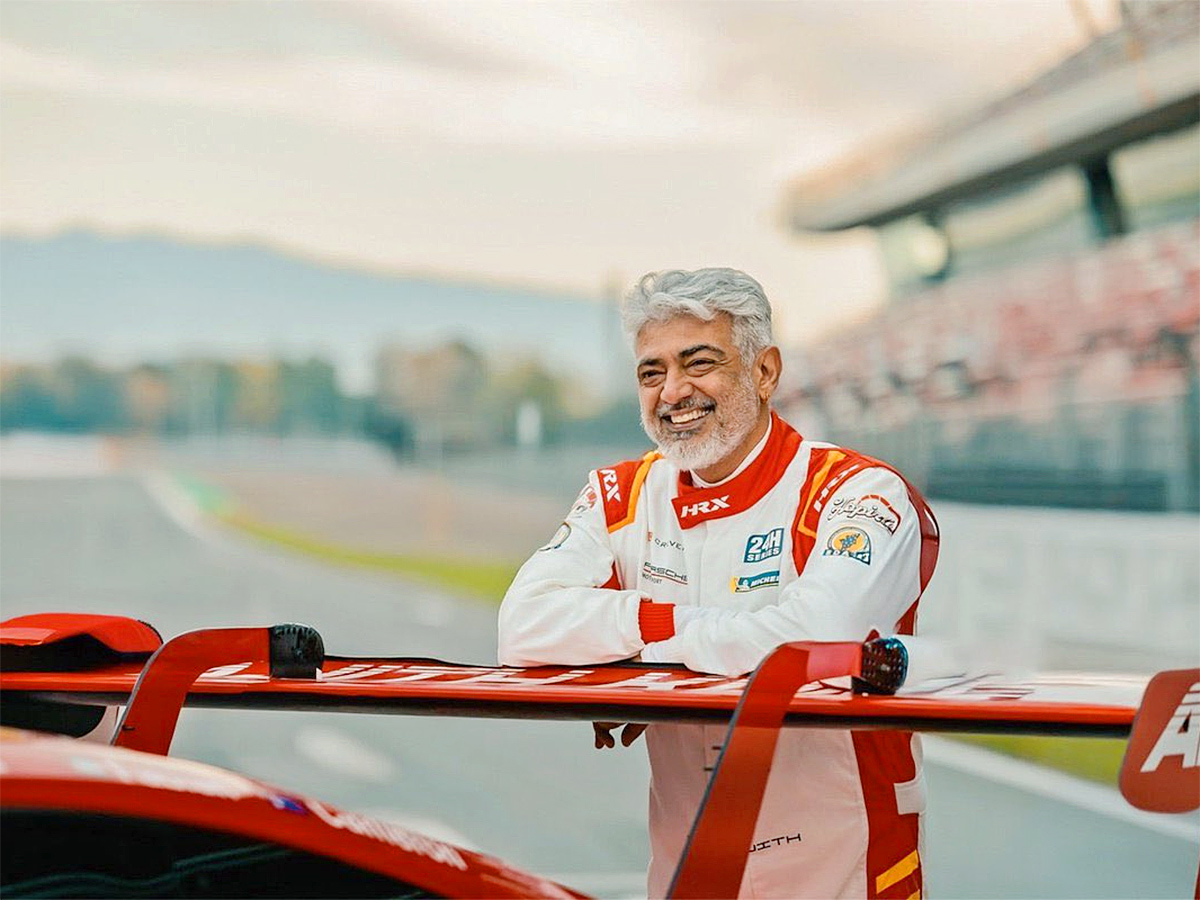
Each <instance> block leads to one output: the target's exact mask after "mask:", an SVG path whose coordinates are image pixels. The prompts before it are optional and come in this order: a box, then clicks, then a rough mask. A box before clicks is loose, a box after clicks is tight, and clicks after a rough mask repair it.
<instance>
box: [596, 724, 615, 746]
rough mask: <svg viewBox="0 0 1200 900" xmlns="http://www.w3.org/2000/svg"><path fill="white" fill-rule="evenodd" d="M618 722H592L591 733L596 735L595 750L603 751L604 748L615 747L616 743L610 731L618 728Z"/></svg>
mask: <svg viewBox="0 0 1200 900" xmlns="http://www.w3.org/2000/svg"><path fill="white" fill-rule="evenodd" d="M620 724H621V723H620V722H593V723H592V731H593V732H594V733H595V735H596V741H595V743H596V749H597V750H603V749H604V748H605V747H615V746H616V745H617V743H616V741H615V740H613V736H612V730H613V729H614V728H616V727H618V726H619V725H620Z"/></svg>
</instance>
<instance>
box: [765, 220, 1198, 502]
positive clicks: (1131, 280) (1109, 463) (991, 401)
mask: <svg viewBox="0 0 1200 900" xmlns="http://www.w3.org/2000/svg"><path fill="white" fill-rule="evenodd" d="M1198 334H1200V224H1198V222H1197V220H1195V219H1193V220H1192V221H1190V222H1188V223H1186V224H1183V225H1176V226H1172V227H1168V228H1163V229H1158V230H1155V231H1148V232H1138V233H1135V234H1132V235H1128V236H1126V237H1124V238H1121V239H1118V240H1113V241H1110V242H1109V243H1107V244H1105V245H1104V246H1103V247H1100V248H1096V249H1093V250H1089V251H1086V252H1082V253H1079V254H1077V255H1074V256H1068V257H1061V258H1055V259H1046V260H1042V261H1038V262H1035V263H1030V264H1025V265H1022V266H1019V267H1016V268H1014V269H1011V270H1008V271H1005V272H1002V273H990V274H988V275H981V276H978V277H974V278H961V279H955V280H951V281H948V282H946V283H943V284H940V285H936V286H932V287H930V288H929V289H927V290H925V291H922V292H919V293H916V294H914V295H910V296H909V297H907V298H900V299H898V300H896V301H894V302H892V303H891V304H890V305H888V306H887V307H886V308H885V309H884V310H883V311H882V312H881V313H880V314H879V315H878V316H876V317H874V318H872V319H870V320H868V321H863V322H861V323H859V324H858V325H856V326H854V327H852V328H849V329H847V330H845V331H842V332H840V333H839V334H837V335H836V336H834V337H832V338H830V339H828V340H826V341H824V342H821V343H819V344H817V345H815V346H812V347H810V348H808V350H807V351H806V352H805V354H804V355H803V357H802V358H799V359H796V360H793V361H792V365H791V366H790V367H789V368H790V370H791V378H790V380H789V381H788V383H787V385H786V386H785V390H784V392H783V393H782V395H781V397H780V406H781V407H782V408H783V409H784V410H785V411H787V412H788V413H789V414H790V415H791V416H792V418H793V419H794V420H796V421H797V422H799V423H801V425H802V427H807V428H809V429H810V430H812V431H813V432H814V434H815V435H816V434H820V435H821V436H826V437H829V438H830V439H833V440H838V441H843V442H845V443H848V444H851V445H857V446H860V447H862V449H866V450H868V451H869V452H871V451H876V452H879V453H881V454H882V453H890V455H891V456H892V457H893V458H894V457H896V456H897V455H898V454H899V455H901V456H905V457H907V458H906V459H903V460H897V462H903V463H904V464H905V465H906V466H910V467H911V466H915V467H916V471H918V472H924V473H925V474H926V475H927V476H928V475H929V474H930V473H931V470H932V469H934V468H937V467H938V466H943V467H944V466H960V467H961V466H963V465H973V466H976V467H983V468H988V467H991V468H994V467H997V466H999V467H1008V468H1010V469H1011V468H1015V467H1024V468H1039V467H1041V468H1045V467H1052V468H1059V469H1064V470H1079V471H1106V470H1113V471H1123V472H1125V473H1129V472H1131V471H1133V472H1143V471H1159V470H1162V471H1164V472H1165V471H1166V470H1167V469H1170V468H1172V466H1174V467H1175V468H1179V467H1182V468H1183V469H1187V468H1188V467H1189V464H1188V463H1187V461H1186V460H1185V459H1183V458H1182V454H1184V453H1189V452H1191V453H1192V455H1194V451H1195V450H1196V448H1195V447H1194V446H1191V447H1190V450H1189V445H1190V442H1194V440H1195V432H1196V423H1195V419H1196V416H1197V415H1198V412H1197V360H1198V359H1200V338H1198ZM914 430H915V431H916V432H918V433H916V434H914V433H913V432H914ZM1189 435H1190V437H1189ZM1154 444H1158V449H1157V450H1155V449H1152V447H1151V445H1154ZM1156 457H1166V458H1164V459H1162V460H1160V461H1158V462H1156ZM1172 458H1173V459H1174V462H1173V461H1172ZM1160 463H1161V464H1160ZM1179 477H1180V478H1182V479H1183V481H1184V482H1186V481H1187V478H1188V475H1187V473H1186V471H1185V472H1183V473H1182V474H1181V475H1179ZM1179 490H1181V491H1183V492H1184V493H1185V494H1186V493H1187V490H1188V488H1187V486H1186V485H1184V486H1183V487H1180V488H1179ZM1185 499H1186V498H1185ZM1189 502H1194V499H1192V500H1189ZM1170 505H1177V504H1174V503H1172V504H1170ZM1184 505H1187V503H1185V504H1184Z"/></svg>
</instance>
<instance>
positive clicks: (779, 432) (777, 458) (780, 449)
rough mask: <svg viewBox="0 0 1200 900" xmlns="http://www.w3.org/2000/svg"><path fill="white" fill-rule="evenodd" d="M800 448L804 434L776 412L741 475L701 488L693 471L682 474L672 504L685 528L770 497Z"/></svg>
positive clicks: (728, 513)
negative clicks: (769, 493) (761, 444)
mask: <svg viewBox="0 0 1200 900" xmlns="http://www.w3.org/2000/svg"><path fill="white" fill-rule="evenodd" d="M799 449H800V435H799V434H797V432H796V430H795V429H794V428H792V427H791V426H790V425H788V424H787V422H785V421H783V419H781V418H779V416H778V415H777V414H776V413H775V412H774V411H772V413H771V424H770V428H769V429H768V431H767V436H766V443H765V444H764V445H763V447H762V449H761V450H759V451H758V453H757V455H754V454H751V455H752V456H753V459H752V460H751V462H750V464H749V465H747V466H746V467H745V468H744V469H742V471H741V472H738V473H736V474H735V475H733V476H732V477H730V478H727V479H725V480H724V481H722V482H720V483H718V484H714V485H704V486H701V485H697V484H696V483H695V482H694V480H693V478H692V473H691V472H680V473H679V491H678V494H677V495H676V497H675V498H674V499H673V500H672V501H671V502H672V504H673V505H674V507H675V516H676V518H677V519H678V520H679V525H680V527H681V528H691V527H692V526H694V525H699V524H700V523H701V522H706V521H708V520H709V519H721V518H724V517H725V516H733V515H737V514H738V513H740V512H744V511H746V510H747V509H749V508H750V507H751V506H753V505H754V504H755V503H757V502H758V501H759V500H761V499H762V498H763V497H764V496H766V494H767V492H768V491H770V490H771V488H772V487H774V486H775V484H776V482H777V481H778V480H779V476H780V475H782V474H783V471H784V470H785V469H786V468H787V467H788V465H789V464H790V463H791V461H792V460H793V459H794V458H795V456H796V452H797V451H798V450H799Z"/></svg>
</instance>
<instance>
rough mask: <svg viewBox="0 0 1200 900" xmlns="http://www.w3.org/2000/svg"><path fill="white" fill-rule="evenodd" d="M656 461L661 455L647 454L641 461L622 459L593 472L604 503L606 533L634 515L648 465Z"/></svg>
mask: <svg viewBox="0 0 1200 900" xmlns="http://www.w3.org/2000/svg"><path fill="white" fill-rule="evenodd" d="M657 459H662V456H661V455H660V454H658V453H655V452H651V453H647V454H646V455H645V456H643V457H642V458H641V459H632V460H626V461H625V462H619V463H617V464H616V465H615V466H608V467H606V468H603V469H597V470H596V477H597V478H599V479H600V496H601V498H602V499H603V500H604V518H605V521H607V522H608V531H609V534H611V533H612V532H614V531H617V530H618V529H620V528H624V527H625V526H626V525H628V524H629V523H630V522H632V521H633V518H634V516H635V515H637V503H638V496H639V495H640V494H641V492H642V483H643V482H644V481H645V480H646V475H647V474H648V473H649V472H650V466H652V465H653V464H654V461H655V460H657Z"/></svg>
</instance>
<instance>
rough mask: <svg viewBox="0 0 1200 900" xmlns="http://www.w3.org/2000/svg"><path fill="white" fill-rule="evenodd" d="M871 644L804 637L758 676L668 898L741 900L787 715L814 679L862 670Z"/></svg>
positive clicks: (737, 715)
mask: <svg viewBox="0 0 1200 900" xmlns="http://www.w3.org/2000/svg"><path fill="white" fill-rule="evenodd" d="M862 657H863V645H862V644H860V643H821V642H817V641H797V642H795V643H791V644H783V645H782V646H780V647H777V648H776V649H775V650H773V651H772V652H771V653H770V654H769V655H768V656H767V657H766V659H764V660H763V661H762V663H760V664H759V666H758V668H757V669H755V670H754V673H753V674H752V675H751V676H750V680H749V683H748V684H747V685H746V690H745V693H743V694H742V698H741V701H740V702H739V703H738V706H737V709H736V710H735V711H734V714H733V720H732V721H731V722H730V725H729V732H728V734H727V736H726V738H725V746H724V748H723V749H722V751H721V756H720V758H719V759H718V760H717V765H716V768H715V769H714V770H713V774H712V778H711V779H710V780H709V782H708V789H707V790H706V791H705V794H704V799H703V800H702V801H701V803H700V809H699V811H698V812H697V813H696V820H695V822H694V823H693V824H692V831H691V834H690V835H689V836H688V840H687V844H686V845H685V847H684V850H683V856H682V858H681V859H680V861H679V867H678V868H677V869H676V870H675V877H674V878H673V879H672V881H671V889H670V891H668V893H667V896H668V897H671V898H676V900H684V898H687V900H699V898H721V897H726V898H728V897H736V896H737V895H738V888H739V887H740V886H741V883H742V874H743V873H744V872H745V869H746V857H747V854H748V852H749V848H750V845H751V843H752V841H753V837H754V825H755V822H756V821H757V820H758V811H759V808H760V807H761V806H762V798H763V793H764V791H765V790H766V787H767V777H768V776H769V775H770V773H771V760H772V759H773V757H774V755H775V744H776V742H777V741H778V738H779V729H780V728H781V727H782V726H783V718H784V714H785V713H786V712H787V708H788V705H789V704H790V703H791V700H792V697H793V696H794V695H795V693H796V691H797V690H798V689H799V688H800V687H802V686H803V685H805V684H808V683H809V682H811V681H818V680H820V679H824V678H837V677H841V676H844V675H851V676H858V675H860V674H861V669H862Z"/></svg>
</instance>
